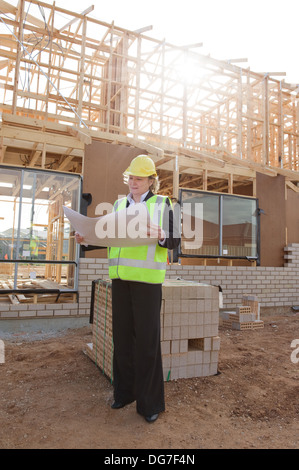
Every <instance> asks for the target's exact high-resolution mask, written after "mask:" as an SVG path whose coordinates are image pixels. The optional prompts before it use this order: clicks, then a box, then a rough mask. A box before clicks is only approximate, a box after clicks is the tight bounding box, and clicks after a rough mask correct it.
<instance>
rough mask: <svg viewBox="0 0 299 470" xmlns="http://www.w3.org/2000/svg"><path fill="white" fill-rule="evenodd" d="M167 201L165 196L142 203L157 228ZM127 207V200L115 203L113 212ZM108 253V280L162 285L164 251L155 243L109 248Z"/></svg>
mask: <svg viewBox="0 0 299 470" xmlns="http://www.w3.org/2000/svg"><path fill="white" fill-rule="evenodd" d="M166 199H167V198H166V197H164V196H157V195H155V196H152V197H151V198H150V199H148V200H147V201H146V202H145V204H146V205H147V208H148V211H149V214H150V218H151V220H152V222H153V223H155V224H156V225H159V226H160V227H161V226H162V220H163V213H164V210H165V207H166ZM126 203H127V198H122V199H120V200H118V201H116V203H115V204H114V210H115V211H118V210H121V209H124V208H125V207H126ZM108 253H109V276H110V278H111V279H115V278H120V279H125V280H132V281H140V282H149V283H154V284H160V283H162V282H163V281H164V278H165V271H166V262H167V248H163V247H161V246H160V245H158V243H155V244H150V245H142V246H136V247H130V248H127V247H124V248H115V247H111V248H110V249H109V252H108Z"/></svg>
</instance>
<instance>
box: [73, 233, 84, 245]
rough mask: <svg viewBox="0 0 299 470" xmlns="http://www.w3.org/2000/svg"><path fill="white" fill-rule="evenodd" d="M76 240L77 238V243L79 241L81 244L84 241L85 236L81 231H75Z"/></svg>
mask: <svg viewBox="0 0 299 470" xmlns="http://www.w3.org/2000/svg"><path fill="white" fill-rule="evenodd" d="M75 240H76V242H77V243H79V245H81V243H83V242H84V237H82V235H80V233H78V232H75Z"/></svg>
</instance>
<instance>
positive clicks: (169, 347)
mask: <svg viewBox="0 0 299 470" xmlns="http://www.w3.org/2000/svg"><path fill="white" fill-rule="evenodd" d="M218 326H219V290H218V287H214V286H211V285H208V284H200V283H195V282H188V281H179V280H177V281H174V280H166V281H165V282H164V284H163V289H162V308H161V348H162V361H163V371H164V379H165V380H174V379H179V378H191V377H202V376H208V375H214V374H216V373H217V367H218V356H219V350H220V338H219V336H218Z"/></svg>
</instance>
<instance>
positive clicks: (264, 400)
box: [0, 313, 299, 449]
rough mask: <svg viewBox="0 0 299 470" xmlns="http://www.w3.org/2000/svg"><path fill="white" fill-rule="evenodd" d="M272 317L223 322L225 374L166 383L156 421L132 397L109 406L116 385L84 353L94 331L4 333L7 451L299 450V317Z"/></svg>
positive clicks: (1, 395) (1, 393)
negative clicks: (240, 326) (243, 326)
mask: <svg viewBox="0 0 299 470" xmlns="http://www.w3.org/2000/svg"><path fill="white" fill-rule="evenodd" d="M264 321H265V327H264V329H261V330H255V331H235V330H227V329H221V328H220V330H219V334H220V337H221V351H220V360H219V372H220V373H219V374H218V375H215V376H212V377H204V378H193V379H180V380H177V381H170V382H167V383H166V384H165V395H166V407H167V408H166V411H165V413H163V414H161V415H160V416H159V419H158V420H157V421H156V422H155V423H153V424H149V423H147V422H146V421H145V420H144V419H143V418H142V417H141V416H140V415H138V414H137V413H136V408H135V404H134V403H132V404H130V405H128V406H126V407H125V408H123V409H121V410H112V409H111V408H110V404H111V402H112V385H111V383H110V381H109V380H108V379H107V378H106V377H105V376H103V374H102V372H101V371H100V370H99V369H98V368H97V367H96V366H95V364H94V363H93V362H92V361H91V360H90V359H89V358H88V357H87V356H86V354H85V353H84V349H85V345H86V344H87V343H88V342H91V341H92V335H91V331H90V329H89V327H86V328H82V329H78V330H67V331H64V332H60V333H57V332H56V333H53V332H52V333H47V334H35V335H33V334H32V335H28V334H21V333H20V334H19V335H7V334H6V335H4V336H3V335H2V336H1V337H2V339H3V340H4V344H5V363H4V364H0V371H1V375H0V377H1V379H0V400H1V408H0V422H1V426H0V448H2V449H262V448H263V449H295V448H298V436H299V425H298V413H299V400H298V397H299V381H298V379H299V362H297V363H296V362H295V363H294V362H292V360H291V353H292V351H294V350H293V349H292V348H291V342H292V341H293V340H294V339H297V338H299V327H298V325H299V315H298V313H297V314H295V313H294V314H290V315H288V316H273V317H271V316H268V317H267V318H265V319H264ZM295 353H296V351H295ZM296 354H297V353H296ZM298 357H299V352H298V354H297V355H296V356H295V359H296V358H298Z"/></svg>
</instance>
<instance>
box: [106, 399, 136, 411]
mask: <svg viewBox="0 0 299 470" xmlns="http://www.w3.org/2000/svg"><path fill="white" fill-rule="evenodd" d="M133 401H134V400H132V401H127V402H125V403H122V402H121V401H114V402H113V403H112V405H111V408H112V409H113V410H119V409H120V408H123V407H124V406H126V405H129V404H130V403H133Z"/></svg>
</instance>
